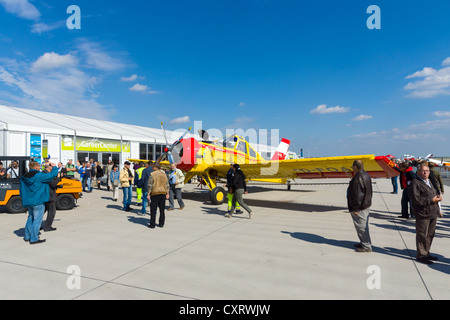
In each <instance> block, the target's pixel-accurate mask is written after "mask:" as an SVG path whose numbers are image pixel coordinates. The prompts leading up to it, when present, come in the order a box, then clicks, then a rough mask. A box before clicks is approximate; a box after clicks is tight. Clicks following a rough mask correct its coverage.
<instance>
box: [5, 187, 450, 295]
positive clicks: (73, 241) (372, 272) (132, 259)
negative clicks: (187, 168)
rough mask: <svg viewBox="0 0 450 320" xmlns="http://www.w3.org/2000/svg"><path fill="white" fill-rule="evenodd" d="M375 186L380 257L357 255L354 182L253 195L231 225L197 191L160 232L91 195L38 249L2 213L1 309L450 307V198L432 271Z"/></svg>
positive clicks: (19, 219) (222, 209)
mask: <svg viewBox="0 0 450 320" xmlns="http://www.w3.org/2000/svg"><path fill="white" fill-rule="evenodd" d="M373 181H374V183H375V184H374V197H373V206H372V208H371V218H370V232H371V237H372V242H373V245H374V251H373V252H372V253H357V252H355V250H354V244H355V243H357V242H358V239H357V235H356V231H355V229H354V226H353V222H352V219H351V217H350V214H349V213H348V212H347V208H346V189H347V184H348V179H333V180H317V181H305V180H299V181H297V183H301V185H294V186H292V190H291V191H287V190H286V187H285V186H250V187H249V192H250V193H249V194H248V195H245V196H244V199H245V201H246V203H247V204H248V205H249V206H250V207H251V208H252V209H253V210H254V216H253V218H252V219H251V220H249V219H248V215H247V213H244V214H242V215H235V216H233V217H232V218H225V217H224V214H225V213H226V204H224V205H221V206H215V205H212V204H211V203H210V202H209V196H208V191H206V190H205V189H203V190H202V189H200V188H197V186H196V185H193V184H189V185H187V186H186V187H185V188H184V193H183V197H184V202H185V204H186V208H185V209H184V210H178V209H175V210H174V211H169V212H168V211H166V224H165V226H164V228H158V227H157V228H156V229H149V228H148V227H147V224H148V222H149V215H148V214H147V215H146V216H145V217H144V216H139V215H137V213H138V211H139V209H140V208H139V207H137V206H136V205H133V208H134V210H133V211H132V212H125V211H123V210H121V206H122V205H121V202H120V201H121V200H119V201H118V202H113V201H112V200H111V195H112V193H110V192H107V191H106V190H94V191H93V192H92V193H89V194H87V193H85V194H84V195H83V198H82V199H80V200H79V201H78V207H77V208H76V209H74V210H72V211H67V212H63V211H58V212H57V215H56V219H55V222H54V227H56V228H57V231H54V232H48V233H45V232H42V235H41V239H46V240H47V241H46V242H45V243H43V244H39V245H30V244H28V243H26V242H24V241H23V236H24V226H25V222H26V218H27V215H26V214H19V215H11V214H7V213H4V211H1V212H3V213H0V220H1V223H0V252H1V256H0V299H2V300H5V299H7V300H9V299H11V300H12V299H27V300H28V299H29V300H34V299H51V300H71V299H80V300H91V299H104V300H116V299H121V300H122V299H130V300H131V299H133V300H135V299H136V300H141V299H142V300H143V299H150V300H174V299H175V300H178V299H182V300H228V299H232V300H310V299H320V300H323V299H333V300H334V299H343V300H347V299H348V300H355V299H356V300H365V299H371V300H372V299H373V300H377V299H394V300H430V299H436V300H441V299H449V298H450V290H448V288H449V287H450V277H449V274H450V246H449V240H450V220H449V216H450V200H449V199H448V198H446V199H444V201H443V203H442V206H443V209H444V212H445V215H444V218H442V219H439V220H438V225H437V232H436V237H435V239H434V242H433V245H432V253H433V254H435V255H436V256H438V257H439V261H437V262H436V263H435V264H434V265H432V266H428V265H424V264H421V263H418V262H417V261H416V260H415V256H416V246H415V222H414V220H404V219H400V218H398V215H399V214H400V213H399V211H400V198H401V194H391V191H392V185H391V182H390V179H375V180H373ZM120 197H122V194H120ZM175 202H176V201H175ZM177 207H178V205H177V204H176V208H177Z"/></svg>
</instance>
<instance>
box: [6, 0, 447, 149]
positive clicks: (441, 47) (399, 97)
mask: <svg viewBox="0 0 450 320" xmlns="http://www.w3.org/2000/svg"><path fill="white" fill-rule="evenodd" d="M72 4H76V5H78V6H79V8H80V9H81V29H80V30H69V29H68V28H67V26H66V20H67V19H68V18H69V17H70V14H68V13H67V12H66V11H67V8H68V7H69V6H70V5H72ZM373 4H374V5H377V6H378V7H379V8H380V9H381V29H379V30H376V29H375V30H369V29H368V28H367V25H366V21H367V19H368V18H369V17H370V14H368V13H367V12H366V11H367V8H368V7H369V6H370V5H373ZM449 13H450V2H449V1H444V0H436V1H433V2H432V4H428V3H426V2H423V1H416V0H412V1H403V0H402V1H400V0H399V1H385V0H375V1H365V0H341V1H332V0H329V1H326V0H323V1H299V0H297V1H294V0H293V1H288V0H277V1H274V0H239V1H237V0H204V1H198V0H190V1H184V0H183V1H167V0H166V1H136V0H129V1H120V2H119V1H102V0H98V1H84V0H82V1H80V0H77V1H73V0H72V1H63V0H58V1H50V0H46V1H38V0H35V1H32V0H0V46H1V48H2V50H1V51H0V103H1V104H5V105H11V106H19V107H25V108H36V109H40V110H47V111H52V112H60V113H70V114H76V115H82V116H86V117H88V118H97V119H107V120H112V121H117V122H123V123H130V124H136V125H143V126H149V127H156V128H158V127H159V124H160V122H161V121H164V122H165V124H166V127H167V128H168V129H178V128H188V127H189V126H192V125H193V124H194V121H203V128H204V129H210V128H216V129H220V130H222V131H223V132H224V133H225V130H226V129H230V128H241V129H243V130H244V131H245V130H249V129H256V130H260V129H267V130H269V131H270V130H271V129H278V130H280V138H281V137H286V138H288V139H290V140H291V141H292V144H291V149H292V150H293V151H295V152H297V153H299V150H300V148H303V149H304V154H305V155H306V156H307V155H309V156H338V155H356V154H372V153H374V154H377V155H384V154H394V155H396V156H402V155H403V154H414V155H417V156H419V155H426V154H428V153H434V154H435V155H447V156H450V148H449V146H450V145H449V136H450V104H449V102H450V99H449V98H450V32H449V31H450V19H448V14H449ZM261 142H263V141H261Z"/></svg>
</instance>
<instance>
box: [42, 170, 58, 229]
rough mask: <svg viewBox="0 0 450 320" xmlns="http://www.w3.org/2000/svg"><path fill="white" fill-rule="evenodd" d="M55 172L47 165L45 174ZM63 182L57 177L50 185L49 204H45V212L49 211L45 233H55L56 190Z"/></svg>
mask: <svg viewBox="0 0 450 320" xmlns="http://www.w3.org/2000/svg"><path fill="white" fill-rule="evenodd" d="M52 170H53V168H52V166H51V165H45V172H46V173H50V172H51V171H52ZM60 182H61V178H58V177H56V178H55V179H53V180H52V181H50V182H49V183H48V185H49V187H50V188H49V192H50V197H49V200H48V202H46V203H45V211H47V219H45V224H44V231H45V232H49V231H55V230H56V228H53V226H52V224H53V221H54V220H55V215H56V190H57V189H58V184H59V183H60Z"/></svg>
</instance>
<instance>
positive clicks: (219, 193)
mask: <svg viewBox="0 0 450 320" xmlns="http://www.w3.org/2000/svg"><path fill="white" fill-rule="evenodd" d="M226 198H227V192H226V191H225V189H224V188H222V187H216V188H214V189H213V190H212V191H211V202H212V203H213V204H222V203H224V202H225V199H226Z"/></svg>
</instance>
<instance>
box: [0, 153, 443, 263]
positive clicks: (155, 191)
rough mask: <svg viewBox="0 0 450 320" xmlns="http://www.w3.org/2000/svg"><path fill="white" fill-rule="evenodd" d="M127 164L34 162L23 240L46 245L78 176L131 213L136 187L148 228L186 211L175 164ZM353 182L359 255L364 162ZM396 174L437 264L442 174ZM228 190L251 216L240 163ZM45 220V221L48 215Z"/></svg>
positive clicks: (407, 214)
mask: <svg viewBox="0 0 450 320" xmlns="http://www.w3.org/2000/svg"><path fill="white" fill-rule="evenodd" d="M131 165H132V164H131V163H130V162H129V161H126V162H125V163H124V165H123V168H122V169H120V170H119V167H118V165H117V164H114V163H112V162H111V161H110V162H109V163H108V164H107V165H102V163H101V162H95V161H94V160H92V159H91V161H89V162H87V161H86V162H82V163H81V164H80V163H77V165H74V164H73V163H72V161H71V160H70V161H69V162H68V163H67V164H66V165H65V166H63V165H62V163H59V164H57V165H56V164H54V163H49V162H48V160H47V161H46V162H45V163H44V164H43V165H42V166H41V165H40V164H39V163H37V162H34V161H32V162H30V164H29V171H28V172H26V173H25V174H24V175H22V177H21V186H20V194H21V196H22V199H23V200H22V203H23V206H24V207H25V208H27V209H28V212H29V216H28V220H27V223H26V227H25V238H24V240H25V241H29V242H30V244H36V243H42V242H45V240H40V239H39V231H40V230H43V231H44V232H48V231H54V230H56V228H54V227H53V226H52V223H53V221H54V217H55V213H56V208H55V201H56V189H57V188H58V184H59V182H60V181H61V180H60V179H61V178H62V177H67V178H76V179H79V180H80V181H81V182H82V185H83V191H85V192H92V190H93V189H94V188H98V189H101V184H102V183H101V182H102V178H103V177H104V176H106V179H103V181H104V182H105V184H106V189H107V190H108V191H111V192H112V200H113V201H118V199H119V191H118V190H119V188H121V189H122V192H123V201H122V203H123V210H124V211H132V210H133V209H132V208H131V203H132V198H133V186H134V187H135V190H136V204H137V205H138V206H140V207H141V209H140V210H139V213H138V214H139V215H145V214H146V212H147V206H149V207H150V223H149V224H148V227H149V228H152V229H153V228H155V227H156V226H159V227H160V228H163V227H164V224H165V210H166V201H167V200H168V202H169V206H168V209H167V210H169V211H172V210H174V209H175V198H176V199H177V202H178V205H179V209H180V210H183V209H184V208H185V204H184V201H183V198H182V188H183V186H184V183H185V176H184V174H183V172H182V171H181V170H180V169H178V168H177V166H176V164H171V168H170V170H166V171H164V170H162V168H161V165H160V163H158V162H153V161H141V162H139V163H138V164H135V165H134V166H133V168H132V167H131ZM17 168H18V166H17V162H16V163H14V162H13V163H12V165H11V166H10V168H9V170H5V168H3V166H2V164H1V163H0V175H2V176H5V175H7V176H8V177H11V176H14V175H16V176H17V177H18V176H19V172H17V170H18V169H17ZM352 169H353V172H354V175H353V178H352V179H351V181H350V184H349V186H348V189H347V204H348V210H349V212H350V213H351V217H352V220H353V223H354V227H355V229H356V232H357V236H358V238H359V240H360V242H359V243H357V244H356V245H355V247H356V251H357V252H372V241H371V238H370V232H369V216H370V207H371V205H372V194H373V191H372V180H371V177H370V176H369V174H368V173H367V172H366V171H365V170H364V163H363V162H362V161H360V160H357V161H355V162H354V163H353V165H352ZM394 169H395V170H397V171H398V172H399V175H398V177H394V178H392V185H393V188H394V190H393V192H392V193H394V194H396V193H398V183H397V180H399V182H400V188H401V190H402V197H401V203H400V206H401V215H400V216H399V218H405V219H414V220H415V223H416V246H417V261H419V262H422V263H425V264H432V263H433V261H435V260H437V259H438V258H437V257H436V256H433V255H431V254H430V249H431V244H432V242H433V238H434V234H435V229H436V220H437V219H438V218H439V217H443V214H442V209H441V206H440V202H441V201H442V200H443V194H444V184H443V182H442V178H441V176H440V173H439V171H437V170H435V168H434V164H433V163H429V162H427V161H420V162H417V161H416V162H414V163H413V162H408V161H397V163H396V165H395V167H394ZM226 186H227V188H228V195H227V197H228V212H227V213H226V214H225V217H227V218H231V217H232V216H233V214H234V213H235V210H236V213H237V214H239V213H242V211H241V208H244V209H245V210H246V211H247V213H248V214H249V218H251V217H252V215H253V212H252V210H251V208H250V207H249V206H248V205H246V204H245V202H244V201H243V195H244V194H247V193H248V191H247V184H246V177H245V174H244V173H243V172H242V170H241V168H240V166H239V164H236V163H232V164H231V166H230V169H229V171H228V174H227V185H226ZM158 209H159V220H158V224H156V216H157V212H158ZM45 212H47V213H48V214H47V219H46V220H45V222H43V216H44V213H45Z"/></svg>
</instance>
